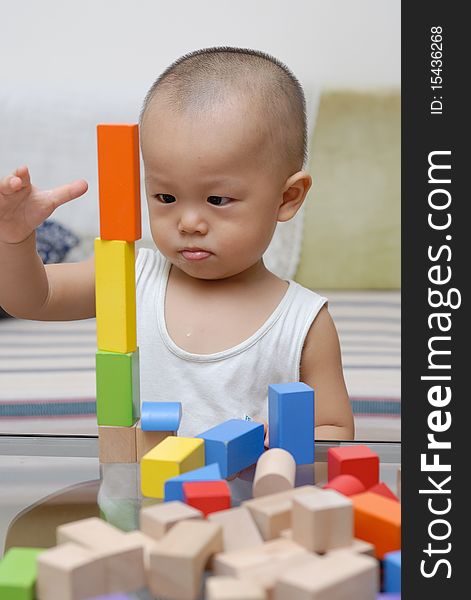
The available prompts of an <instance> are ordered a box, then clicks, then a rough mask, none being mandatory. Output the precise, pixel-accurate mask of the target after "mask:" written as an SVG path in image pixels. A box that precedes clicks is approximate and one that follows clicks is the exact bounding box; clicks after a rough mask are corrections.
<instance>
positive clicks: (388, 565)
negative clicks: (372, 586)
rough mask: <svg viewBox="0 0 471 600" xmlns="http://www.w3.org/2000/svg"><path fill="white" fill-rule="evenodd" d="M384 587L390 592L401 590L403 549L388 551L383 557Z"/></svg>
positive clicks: (394, 592)
mask: <svg viewBox="0 0 471 600" xmlns="http://www.w3.org/2000/svg"><path fill="white" fill-rule="evenodd" d="M383 569H384V579H383V588H384V591H385V592H386V593H388V594H399V593H400V592H401V551H400V550H396V551H395V552H387V553H386V554H385V555H384V558H383Z"/></svg>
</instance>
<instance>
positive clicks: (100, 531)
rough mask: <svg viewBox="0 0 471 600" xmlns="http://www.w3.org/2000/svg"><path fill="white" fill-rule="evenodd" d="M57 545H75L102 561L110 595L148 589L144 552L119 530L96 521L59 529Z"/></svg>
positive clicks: (95, 518)
mask: <svg viewBox="0 0 471 600" xmlns="http://www.w3.org/2000/svg"><path fill="white" fill-rule="evenodd" d="M56 533H57V543H58V544H62V543H67V542H72V543H75V544H80V545H82V546H83V547H85V548H87V549H89V550H90V551H92V552H93V553H94V555H95V556H98V557H99V558H102V559H103V560H104V565H105V575H106V590H105V591H106V592H107V593H112V592H133V591H135V590H138V589H140V588H141V587H143V586H144V585H145V570H144V552H143V549H142V545H140V544H137V543H136V542H135V541H134V542H133V541H132V539H129V538H127V537H126V535H125V534H124V533H123V532H122V531H121V530H120V529H118V528H117V527H114V526H113V525H110V524H109V523H106V522H105V521H103V520H102V519H98V518H97V517H92V518H90V519H82V520H80V521H75V522H73V523H66V524H65V525H60V526H59V527H58V528H57V531H56Z"/></svg>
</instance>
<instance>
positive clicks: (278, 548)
mask: <svg viewBox="0 0 471 600" xmlns="http://www.w3.org/2000/svg"><path fill="white" fill-rule="evenodd" d="M242 552H245V554H246V556H245V557H242V556H240V554H241V553H242ZM237 554H239V556H238V557H237V556H236V555H237ZM231 555H232V556H231ZM218 559H219V562H218V564H217V565H216V561H217V560H218ZM313 559H314V560H315V558H314V555H312V554H310V553H309V552H307V551H306V550H304V549H302V548H301V547H300V546H297V544H293V542H289V541H288V540H272V541H271V542H267V543H266V544H264V545H263V546H258V547H256V548H248V549H246V550H245V551H238V552H231V553H222V554H217V555H216V556H215V557H214V561H213V563H214V572H215V573H217V574H220V573H219V572H220V571H222V570H225V569H227V570H232V571H233V575H232V576H234V577H237V578H238V579H242V580H245V581H251V582H252V583H255V584H256V585H258V586H260V587H261V588H262V589H263V590H264V592H265V597H266V598H273V591H274V587H275V584H276V581H277V579H278V578H279V576H280V573H283V572H284V571H285V570H287V569H288V568H290V567H293V566H295V565H299V564H302V563H303V562H304V561H306V560H309V561H312V560H313ZM318 560H320V559H318ZM231 562H232V564H231Z"/></svg>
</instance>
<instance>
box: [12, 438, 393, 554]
mask: <svg viewBox="0 0 471 600" xmlns="http://www.w3.org/2000/svg"><path fill="white" fill-rule="evenodd" d="M355 443H356V442H324V441H323V442H316V462H315V464H314V465H300V466H298V467H297V473H296V485H297V486H298V485H305V484H312V483H318V484H319V483H322V482H323V481H326V480H327V462H326V461H327V450H328V448H330V447H333V446H340V445H353V444H355ZM358 444H366V445H368V446H369V447H370V448H371V449H372V450H373V451H374V452H376V453H377V454H378V455H379V458H380V480H381V481H384V482H385V483H386V484H387V485H388V486H389V487H390V488H391V489H392V491H394V492H395V491H396V481H397V469H398V466H399V465H400V463H401V444H400V443H398V442H358ZM253 472H254V467H252V468H250V469H247V470H246V471H245V472H244V474H243V475H242V476H241V477H238V478H236V479H234V480H233V481H230V482H229V485H230V487H231V495H232V503H233V505H234V506H236V505H238V504H239V503H240V502H242V501H243V500H246V499H247V498H250V497H251V490H252V479H253ZM139 479H140V478H139V465H138V464H102V465H100V463H99V460H98V438H97V437H96V436H79V437H77V436H74V437H68V436H28V435H25V436H9V435H0V556H2V555H3V553H4V552H5V551H6V550H7V549H8V548H10V547H12V546H36V547H51V546H54V545H55V543H56V541H55V530H56V527H57V526H58V525H60V524H62V523H67V522H70V521H75V520H79V519H83V518H86V517H91V516H101V517H102V518H104V519H105V520H107V521H108V522H110V523H112V524H113V525H116V526H117V527H119V528H121V529H123V530H125V531H131V530H133V529H137V528H138V515H139V510H140V508H141V507H142V506H146V505H148V504H149V503H155V502H159V500H154V499H149V498H143V497H142V495H141V493H140V480H139Z"/></svg>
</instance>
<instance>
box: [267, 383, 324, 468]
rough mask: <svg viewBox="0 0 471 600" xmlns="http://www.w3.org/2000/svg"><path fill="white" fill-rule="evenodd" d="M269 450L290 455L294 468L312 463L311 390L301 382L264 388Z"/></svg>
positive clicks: (312, 400)
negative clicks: (294, 463) (279, 449)
mask: <svg viewBox="0 0 471 600" xmlns="http://www.w3.org/2000/svg"><path fill="white" fill-rule="evenodd" d="M268 431H269V435H270V448H283V449H284V450H287V451H288V452H290V453H291V454H292V455H293V457H294V460H295V461H296V464H298V465H305V464H310V463H313V462H314V390H313V389H312V387H310V386H308V385H307V384H305V383H302V382H301V381H298V382H295V383H276V384H271V385H269V386H268Z"/></svg>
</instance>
